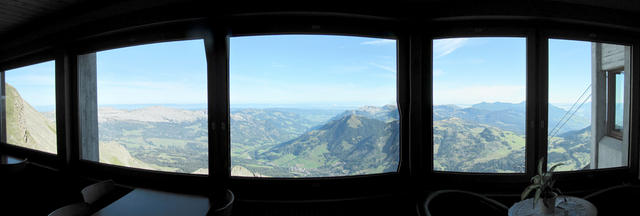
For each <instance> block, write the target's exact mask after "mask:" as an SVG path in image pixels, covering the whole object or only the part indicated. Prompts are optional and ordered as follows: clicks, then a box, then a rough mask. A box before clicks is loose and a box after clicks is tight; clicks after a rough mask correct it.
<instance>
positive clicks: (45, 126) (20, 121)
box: [5, 84, 57, 154]
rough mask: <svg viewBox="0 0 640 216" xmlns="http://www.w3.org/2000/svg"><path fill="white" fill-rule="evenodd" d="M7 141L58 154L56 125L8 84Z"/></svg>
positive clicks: (6, 86)
mask: <svg viewBox="0 0 640 216" xmlns="http://www.w3.org/2000/svg"><path fill="white" fill-rule="evenodd" d="M5 89H6V96H7V97H6V104H5V105H6V109H7V142H8V143H10V144H14V145H18V146H22V147H27V148H30V149H36V150H40V151H44V152H49V153H53V154H56V153H57V148H56V126H55V124H54V123H53V122H51V121H49V120H48V119H47V118H45V117H44V115H42V114H41V113H40V112H38V111H36V110H35V109H34V108H33V107H32V106H31V105H29V103H27V102H26V101H24V100H23V99H22V97H20V93H19V92H18V91H17V90H16V89H15V88H14V87H13V86H11V85H9V84H6V85H5Z"/></svg>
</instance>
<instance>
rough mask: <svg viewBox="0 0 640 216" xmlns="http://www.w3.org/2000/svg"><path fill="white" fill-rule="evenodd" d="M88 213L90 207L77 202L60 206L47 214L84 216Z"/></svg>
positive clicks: (54, 215)
mask: <svg viewBox="0 0 640 216" xmlns="http://www.w3.org/2000/svg"><path fill="white" fill-rule="evenodd" d="M90 214H91V208H90V206H89V204H87V203H83V202H79V203H73V204H69V205H66V206H62V207H60V208H58V209H56V210H54V211H53V212H51V213H49V216H85V215H90Z"/></svg>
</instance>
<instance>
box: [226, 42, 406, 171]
mask: <svg viewBox="0 0 640 216" xmlns="http://www.w3.org/2000/svg"><path fill="white" fill-rule="evenodd" d="M229 85H230V87H229V91H230V106H231V107H230V110H231V116H230V120H231V122H230V126H231V127H230V128H231V164H232V171H231V174H232V175H233V176H248V177H327V176H348V175H364V174H373V173H385V172H395V171H396V170H397V168H398V161H399V152H398V149H399V124H398V121H399V115H398V108H397V106H396V41H395V40H391V39H377V38H367V37H350V36H326V35H274V36H247V37H233V38H231V40H230V72H229Z"/></svg>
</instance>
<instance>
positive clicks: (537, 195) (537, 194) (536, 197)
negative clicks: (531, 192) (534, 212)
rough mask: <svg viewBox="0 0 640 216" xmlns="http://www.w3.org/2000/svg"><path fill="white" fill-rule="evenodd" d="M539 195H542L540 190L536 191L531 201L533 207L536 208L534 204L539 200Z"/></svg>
mask: <svg viewBox="0 0 640 216" xmlns="http://www.w3.org/2000/svg"><path fill="white" fill-rule="evenodd" d="M540 195H542V190H537V191H536V195H535V197H534V199H533V207H534V208H535V207H536V203H537V202H538V200H539V199H540Z"/></svg>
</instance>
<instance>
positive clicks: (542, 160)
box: [538, 157, 544, 175]
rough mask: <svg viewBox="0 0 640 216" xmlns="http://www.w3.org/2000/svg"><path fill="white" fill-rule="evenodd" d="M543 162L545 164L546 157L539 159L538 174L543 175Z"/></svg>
mask: <svg viewBox="0 0 640 216" xmlns="http://www.w3.org/2000/svg"><path fill="white" fill-rule="evenodd" d="M543 164H544V157H541V158H540V160H538V175H543V173H542V165H543Z"/></svg>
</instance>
